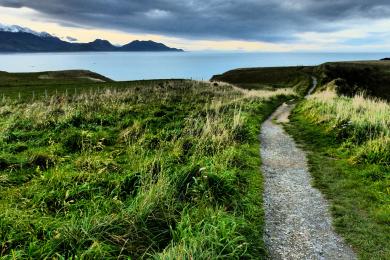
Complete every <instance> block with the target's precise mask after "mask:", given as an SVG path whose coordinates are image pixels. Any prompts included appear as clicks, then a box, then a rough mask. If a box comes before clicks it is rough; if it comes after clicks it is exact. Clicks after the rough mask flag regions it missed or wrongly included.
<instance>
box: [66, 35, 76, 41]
mask: <svg viewBox="0 0 390 260" xmlns="http://www.w3.org/2000/svg"><path fill="white" fill-rule="evenodd" d="M66 40H67V41H69V42H77V41H78V40H77V39H76V38H74V37H71V36H67V37H66Z"/></svg>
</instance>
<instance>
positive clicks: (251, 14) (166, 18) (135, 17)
mask: <svg viewBox="0 0 390 260" xmlns="http://www.w3.org/2000/svg"><path fill="white" fill-rule="evenodd" d="M0 5H1V6H7V7H15V8H19V7H29V8H32V9H34V10H37V11H39V12H40V13H42V14H44V15H45V17H46V18H47V19H50V20H55V21H57V22H59V23H62V24H68V25H69V24H71V25H72V26H80V27H99V28H109V29H119V30H122V31H127V32H145V33H157V34H164V35H169V36H180V37H186V38H208V39H241V40H263V41H269V42H287V41H290V40H293V35H294V34H295V33H299V32H303V31H317V32H324V31H331V30H334V29H335V28H334V26H335V23H334V22H342V21H344V20H346V19H349V18H359V17H361V18H371V19H377V18H381V17H388V16H389V14H390V2H389V1H388V0H370V1H366V0H327V1H318V0H188V1H178V0H82V1H81V0H67V1H64V0H36V1H31V0H0ZM0 19H1V18H0ZM338 24H339V23H338Z"/></svg>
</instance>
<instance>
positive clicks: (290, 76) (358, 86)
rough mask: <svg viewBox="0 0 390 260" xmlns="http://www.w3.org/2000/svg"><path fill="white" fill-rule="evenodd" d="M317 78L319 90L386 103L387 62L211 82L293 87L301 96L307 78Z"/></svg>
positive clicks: (259, 72)
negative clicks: (327, 88) (361, 95)
mask: <svg viewBox="0 0 390 260" xmlns="http://www.w3.org/2000/svg"><path fill="white" fill-rule="evenodd" d="M313 75H315V76H316V77H317V78H318V83H319V89H321V88H322V87H326V86H331V87H333V88H335V90H336V91H337V93H338V94H340V95H347V96H354V95H356V94H358V93H364V94H366V95H368V96H373V97H378V98H382V99H385V100H390V61H386V60H384V61H354V62H329V63H325V64H322V65H319V66H314V67H275V68H248V69H235V70H231V71H228V72H225V73H223V74H221V75H215V76H213V77H212V79H211V80H213V81H223V82H228V83H232V84H236V85H238V86H240V87H242V88H248V89H272V88H275V87H276V88H277V87H285V86H289V87H295V89H296V90H297V91H298V92H299V93H301V94H303V93H306V91H307V89H306V87H307V86H309V84H308V81H310V79H311V76H313Z"/></svg>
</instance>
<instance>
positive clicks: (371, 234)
mask: <svg viewBox="0 0 390 260" xmlns="http://www.w3.org/2000/svg"><path fill="white" fill-rule="evenodd" d="M312 109H314V110H315V109H316V108H314V107H312ZM317 109H320V108H319V107H317ZM309 113H312V114H315V113H316V112H313V111H310V109H308V108H307V107H306V108H305V106H304V105H302V104H301V105H300V106H299V107H298V108H297V109H296V110H295V113H294V114H293V115H292V118H291V119H292V122H291V124H289V125H288V126H287V130H288V132H289V133H290V134H292V135H293V136H294V138H295V139H296V140H297V141H299V142H300V143H301V144H302V145H303V146H304V147H305V149H306V150H308V151H309V155H308V158H309V164H310V171H311V173H312V175H313V177H314V184H315V186H316V187H318V188H319V189H320V190H321V191H322V192H323V193H324V194H325V195H326V197H327V198H328V200H330V202H331V205H332V208H331V209H332V213H333V217H334V225H335V227H336V230H337V232H339V233H340V234H341V235H342V236H343V237H344V238H345V239H346V240H347V242H348V243H349V244H351V245H352V246H353V248H354V249H355V250H356V252H357V253H358V254H359V257H360V258H362V259H388V258H389V257H390V246H389V243H388V242H389V241H390V226H389V224H390V219H389V216H390V206H389V205H390V190H389V181H390V168H389V164H388V163H389V162H390V160H389V159H387V163H386V162H385V161H383V160H382V159H383V158H384V157H383V156H385V155H384V154H382V153H381V154H382V155H380V156H379V157H378V156H373V157H372V158H375V160H376V161H375V160H374V161H372V162H371V163H368V162H360V163H359V162H356V156H355V154H354V152H355V151H356V150H359V147H360V146H361V144H355V145H354V144H353V141H352V137H353V136H351V134H349V135H348V134H347V131H345V130H343V128H338V127H337V126H335V125H334V122H333V123H329V122H327V121H324V122H322V123H318V121H316V120H315V119H314V118H313V117H310V116H309ZM328 116H329V117H330V118H332V115H328ZM329 127H331V128H329ZM329 129H332V130H329ZM351 132H352V131H351ZM388 148H389V147H387V149H388ZM365 151H366V153H368V150H365Z"/></svg>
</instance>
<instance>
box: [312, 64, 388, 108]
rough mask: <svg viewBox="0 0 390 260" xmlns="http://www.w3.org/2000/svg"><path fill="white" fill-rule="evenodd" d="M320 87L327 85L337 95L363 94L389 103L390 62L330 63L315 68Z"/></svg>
mask: <svg viewBox="0 0 390 260" xmlns="http://www.w3.org/2000/svg"><path fill="white" fill-rule="evenodd" d="M316 73H317V74H318V76H319V83H320V85H322V86H324V85H327V84H329V83H331V85H333V86H334V87H335V88H336V91H337V93H338V94H341V95H347V96H354V95H356V94H358V93H365V94H367V95H369V96H373V97H379V98H383V99H386V100H388V101H390V61H354V62H330V63H325V64H322V65H320V66H318V67H317V68H316Z"/></svg>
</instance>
